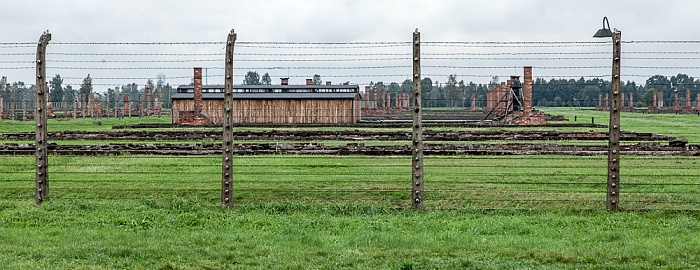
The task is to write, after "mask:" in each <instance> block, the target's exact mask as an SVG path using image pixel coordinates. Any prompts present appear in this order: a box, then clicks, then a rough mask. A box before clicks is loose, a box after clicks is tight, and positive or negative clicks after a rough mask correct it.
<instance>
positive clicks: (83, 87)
mask: <svg viewBox="0 0 700 270" xmlns="http://www.w3.org/2000/svg"><path fill="white" fill-rule="evenodd" d="M78 93H80V94H82V96H83V100H81V102H85V103H87V101H88V95H90V94H92V78H90V74H88V75H87V77H85V79H83V83H82V84H80V89H79V90H78Z"/></svg>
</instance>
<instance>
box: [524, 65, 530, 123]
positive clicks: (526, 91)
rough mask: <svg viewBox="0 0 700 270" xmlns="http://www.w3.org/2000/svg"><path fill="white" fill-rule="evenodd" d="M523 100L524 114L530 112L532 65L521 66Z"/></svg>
mask: <svg viewBox="0 0 700 270" xmlns="http://www.w3.org/2000/svg"><path fill="white" fill-rule="evenodd" d="M523 99H524V100H523V102H524V103H525V114H530V113H531V112H532V66H525V67H523Z"/></svg>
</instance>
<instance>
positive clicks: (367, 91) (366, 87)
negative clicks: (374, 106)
mask: <svg viewBox="0 0 700 270" xmlns="http://www.w3.org/2000/svg"><path fill="white" fill-rule="evenodd" d="M365 109H369V85H367V86H365Z"/></svg>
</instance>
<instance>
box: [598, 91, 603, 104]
mask: <svg viewBox="0 0 700 270" xmlns="http://www.w3.org/2000/svg"><path fill="white" fill-rule="evenodd" d="M598 107H603V93H598Z"/></svg>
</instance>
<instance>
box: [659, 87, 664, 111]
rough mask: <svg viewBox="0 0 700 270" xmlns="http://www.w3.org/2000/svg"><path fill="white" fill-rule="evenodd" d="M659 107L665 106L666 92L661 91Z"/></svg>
mask: <svg viewBox="0 0 700 270" xmlns="http://www.w3.org/2000/svg"><path fill="white" fill-rule="evenodd" d="M658 94H659V108H663V107H664V92H661V91H659V92H658Z"/></svg>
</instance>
